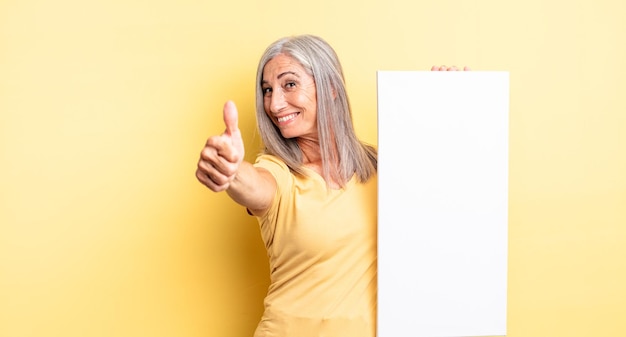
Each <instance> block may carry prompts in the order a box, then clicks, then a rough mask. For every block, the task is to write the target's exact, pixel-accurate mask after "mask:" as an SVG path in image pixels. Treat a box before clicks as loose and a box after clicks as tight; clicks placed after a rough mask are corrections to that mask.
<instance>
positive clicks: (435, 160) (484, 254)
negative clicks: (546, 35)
mask: <svg viewBox="0 0 626 337" xmlns="http://www.w3.org/2000/svg"><path fill="white" fill-rule="evenodd" d="M508 114H509V74H508V72H483V71H470V72H430V71H425V72H422V71H379V72H378V151H379V152H378V155H379V157H378V159H379V162H378V185H379V190H378V196H379V197H378V198H379V201H378V202H379V204H378V218H379V221H378V240H379V241H378V242H379V243H378V337H403V336H406V337H409V336H410V337H441V336H503V335H506V303H507V300H506V293H507V286H506V283H507V236H508V231H507V225H508V220H507V219H508V130H509V117H508V116H509V115H508Z"/></svg>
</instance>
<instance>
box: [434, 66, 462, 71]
mask: <svg viewBox="0 0 626 337" xmlns="http://www.w3.org/2000/svg"><path fill="white" fill-rule="evenodd" d="M430 70H431V71H461V69H460V68H457V67H456V66H452V67H446V66H433V67H432V68H430ZM470 70H471V69H470V68H469V67H463V71H470Z"/></svg>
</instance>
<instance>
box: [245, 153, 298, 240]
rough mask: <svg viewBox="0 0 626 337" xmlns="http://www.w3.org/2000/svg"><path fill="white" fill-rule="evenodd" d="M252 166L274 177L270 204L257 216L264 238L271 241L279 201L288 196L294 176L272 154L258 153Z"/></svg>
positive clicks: (285, 165)
mask: <svg viewBox="0 0 626 337" xmlns="http://www.w3.org/2000/svg"><path fill="white" fill-rule="evenodd" d="M254 167H259V168H263V169H266V170H267V171H268V172H269V173H270V174H271V175H272V176H273V177H274V179H276V195H275V196H274V200H272V205H271V206H270V208H269V209H268V211H267V212H266V213H265V214H263V215H261V216H259V217H258V219H259V224H260V225H261V230H262V231H263V235H264V236H265V238H266V240H268V239H269V241H271V237H273V234H274V229H275V227H276V221H277V215H278V212H279V208H280V203H281V201H282V200H285V199H286V198H287V197H288V196H287V194H288V193H289V191H291V190H292V187H293V184H294V177H293V174H292V173H291V171H290V170H289V167H288V166H287V164H285V162H283V161H282V160H280V159H279V158H278V157H276V156H273V155H269V154H261V155H259V156H258V157H257V158H256V161H255V162H254Z"/></svg>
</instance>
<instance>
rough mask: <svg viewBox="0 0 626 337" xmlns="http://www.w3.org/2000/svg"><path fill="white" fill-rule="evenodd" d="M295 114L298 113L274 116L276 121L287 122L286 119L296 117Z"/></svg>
mask: <svg viewBox="0 0 626 337" xmlns="http://www.w3.org/2000/svg"><path fill="white" fill-rule="evenodd" d="M297 115H298V114H297V113H293V114H289V115H287V116H282V117H278V118H276V120H277V121H278V123H285V122H288V121H290V120H292V119H294V118H296V116H297Z"/></svg>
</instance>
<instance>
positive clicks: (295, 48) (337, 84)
mask: <svg viewBox="0 0 626 337" xmlns="http://www.w3.org/2000/svg"><path fill="white" fill-rule="evenodd" d="M279 54H284V55H288V56H290V57H292V58H294V59H295V60H296V61H298V62H299V63H300V64H301V65H302V67H303V68H304V69H305V70H306V71H307V73H308V74H309V75H311V76H312V77H313V79H314V80H315V89H316V92H317V131H318V134H319V142H320V149H321V158H322V173H323V176H324V178H325V179H326V181H329V180H328V178H330V179H334V180H335V181H336V182H338V183H339V184H340V185H341V186H345V184H346V183H347V182H348V181H349V180H350V179H351V178H352V176H353V175H356V177H357V179H358V181H360V182H366V181H367V180H369V178H370V177H372V176H373V175H374V174H376V166H377V153H376V150H375V149H374V148H373V147H372V146H370V145H367V144H365V143H363V142H361V141H360V140H359V139H358V138H357V136H356V133H355V131H354V126H353V124H352V112H351V110H350V103H349V101H348V95H347V92H346V88H345V81H344V76H343V70H342V67H341V64H340V63H339V58H338V57H337V54H336V53H335V51H334V50H333V48H332V47H331V46H330V45H329V44H328V43H327V42H326V41H324V40H323V39H321V38H320V37H317V36H313V35H299V36H291V37H285V38H282V39H280V40H278V41H276V42H274V43H272V44H271V45H270V46H269V47H268V48H267V49H266V50H265V52H264V53H263V56H262V57H261V60H260V61H259V66H258V69H257V82H256V118H257V124H258V128H259V132H260V134H261V140H262V141H263V145H264V146H265V153H268V154H272V155H275V156H277V157H279V158H280V159H282V160H283V161H284V162H285V164H287V166H288V167H289V168H290V169H291V170H292V171H294V172H295V173H297V174H301V175H304V174H305V173H304V170H303V169H302V166H303V163H302V151H301V150H300V147H299V146H298V143H297V141H296V139H295V138H293V139H287V138H284V137H283V136H282V134H281V133H280V130H279V129H278V127H276V126H275V125H274V123H273V122H272V120H271V119H270V118H269V116H268V115H267V114H266V112H265V108H264V106H263V89H262V87H261V85H262V81H263V69H264V68H265V65H266V64H267V62H269V61H270V60H272V59H273V58H274V57H276V56H277V55H279Z"/></svg>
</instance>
